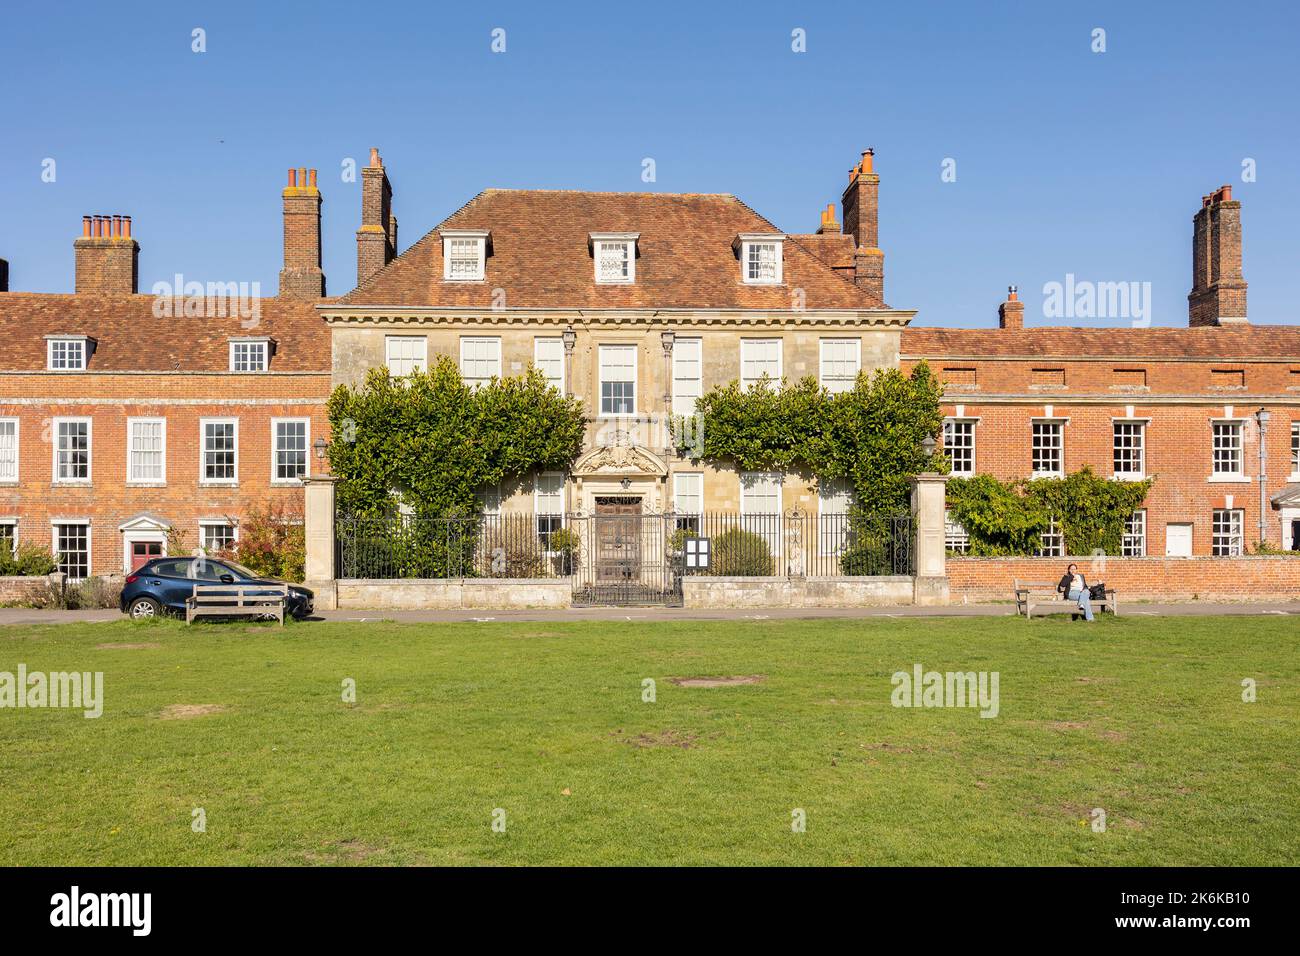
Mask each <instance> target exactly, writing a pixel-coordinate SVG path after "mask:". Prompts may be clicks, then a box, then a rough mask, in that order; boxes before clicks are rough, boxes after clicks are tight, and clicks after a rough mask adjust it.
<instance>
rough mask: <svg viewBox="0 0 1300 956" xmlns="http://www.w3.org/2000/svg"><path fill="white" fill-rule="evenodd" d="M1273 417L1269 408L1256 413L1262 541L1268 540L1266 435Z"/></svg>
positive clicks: (1260, 534) (1260, 535)
mask: <svg viewBox="0 0 1300 956" xmlns="http://www.w3.org/2000/svg"><path fill="white" fill-rule="evenodd" d="M1272 417H1273V415H1272V413H1271V412H1270V411H1269V410H1268V409H1267V408H1261V409H1260V410H1259V411H1257V412H1256V413H1255V421H1256V422H1257V423H1258V424H1259V540H1260V541H1262V542H1263V541H1268V490H1267V485H1268V444H1267V442H1266V441H1265V436H1266V434H1267V432H1268V420H1269V419H1270V418H1272ZM1283 543H1284V544H1285V542H1283Z"/></svg>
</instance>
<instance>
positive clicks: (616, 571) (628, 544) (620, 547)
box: [593, 495, 641, 585]
mask: <svg viewBox="0 0 1300 956" xmlns="http://www.w3.org/2000/svg"><path fill="white" fill-rule="evenodd" d="M640 518H641V496H640V495H602V496H597V498H596V518H595V522H594V523H595V531H596V542H595V543H596V553H595V555H594V556H593V557H594V561H595V564H596V583H597V584H598V585H600V584H626V583H629V582H631V581H632V580H633V579H634V578H636V577H637V575H638V573H639V571H640V569H641V534H640Z"/></svg>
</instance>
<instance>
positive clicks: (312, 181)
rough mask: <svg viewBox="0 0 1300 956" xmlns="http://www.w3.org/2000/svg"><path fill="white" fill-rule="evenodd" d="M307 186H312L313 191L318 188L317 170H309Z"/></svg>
mask: <svg viewBox="0 0 1300 956" xmlns="http://www.w3.org/2000/svg"><path fill="white" fill-rule="evenodd" d="M307 185H308V186H310V187H311V188H312V189H315V188H316V170H314V169H309V170H307Z"/></svg>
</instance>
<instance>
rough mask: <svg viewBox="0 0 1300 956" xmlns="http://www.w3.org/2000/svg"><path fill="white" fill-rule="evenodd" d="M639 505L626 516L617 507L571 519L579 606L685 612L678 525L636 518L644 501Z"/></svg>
mask: <svg viewBox="0 0 1300 956" xmlns="http://www.w3.org/2000/svg"><path fill="white" fill-rule="evenodd" d="M634 500H635V505H634V504H633V501H632V500H629V501H628V502H627V509H626V511H624V512H620V511H619V510H617V505H618V504H619V502H617V501H611V502H610V504H611V505H612V506H613V508H612V509H611V511H612V513H603V514H594V515H587V516H583V517H578V518H570V519H569V521H570V527H572V528H574V530H575V531H576V532H577V534H578V539H579V548H580V550H579V555H578V560H577V562H576V567H574V574H573V603H574V605H578V606H588V607H590V606H593V605H605V606H609V605H613V606H617V607H627V606H633V605H666V606H669V607H680V606H681V603H682V575H681V563H680V555H677V554H675V553H674V551H673V548H672V544H673V531H674V530H675V528H676V524H675V520H674V518H673V517H672V516H671V515H654V514H640V513H636V512H639V510H640V503H641V500H640V498H636V499H634ZM633 508H635V509H636V512H634V511H633Z"/></svg>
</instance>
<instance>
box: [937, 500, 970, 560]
mask: <svg viewBox="0 0 1300 956" xmlns="http://www.w3.org/2000/svg"><path fill="white" fill-rule="evenodd" d="M943 548H944V550H945V551H951V552H952V553H953V554H967V553H969V552H970V532H968V531H967V530H966V529H965V528H963V527H962V525H961V522H960V521H956V520H954V519H953V516H952V512H951V511H950V510H948V509H947V508H945V509H944V511H943Z"/></svg>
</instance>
